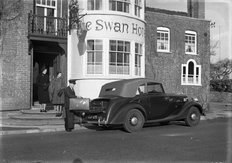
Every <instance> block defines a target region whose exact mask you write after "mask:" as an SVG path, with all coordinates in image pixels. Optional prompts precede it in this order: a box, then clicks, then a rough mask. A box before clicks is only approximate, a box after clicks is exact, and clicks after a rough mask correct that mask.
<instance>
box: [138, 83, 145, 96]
mask: <svg viewBox="0 0 232 163" xmlns="http://www.w3.org/2000/svg"><path fill="white" fill-rule="evenodd" d="M143 93H145V85H144V84H142V85H140V86H139V87H138V89H137V91H136V95H140V94H143Z"/></svg>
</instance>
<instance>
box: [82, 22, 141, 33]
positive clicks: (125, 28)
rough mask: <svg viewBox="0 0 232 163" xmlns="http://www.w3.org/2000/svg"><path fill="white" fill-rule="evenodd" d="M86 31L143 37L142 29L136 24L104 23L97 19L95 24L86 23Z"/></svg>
mask: <svg viewBox="0 0 232 163" xmlns="http://www.w3.org/2000/svg"><path fill="white" fill-rule="evenodd" d="M86 29H87V30H88V31H89V30H95V31H110V32H116V33H125V34H129V33H130V34H135V35H138V36H144V27H141V26H139V25H138V24H136V23H121V22H113V21H105V20H102V19H97V20H96V21H95V22H92V21H88V22H86Z"/></svg>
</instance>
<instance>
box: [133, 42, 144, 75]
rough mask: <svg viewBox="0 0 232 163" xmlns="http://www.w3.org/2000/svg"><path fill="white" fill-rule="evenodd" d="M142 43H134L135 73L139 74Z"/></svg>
mask: <svg viewBox="0 0 232 163" xmlns="http://www.w3.org/2000/svg"><path fill="white" fill-rule="evenodd" d="M142 53H143V51H142V44H138V43H135V75H138V76H140V75H141V57H142Z"/></svg>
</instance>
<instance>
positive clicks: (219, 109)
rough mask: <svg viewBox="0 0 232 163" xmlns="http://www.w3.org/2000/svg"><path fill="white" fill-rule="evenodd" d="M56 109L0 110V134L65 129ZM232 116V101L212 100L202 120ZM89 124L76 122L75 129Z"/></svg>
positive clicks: (82, 128) (83, 127)
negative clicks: (43, 111) (44, 110)
mask: <svg viewBox="0 0 232 163" xmlns="http://www.w3.org/2000/svg"><path fill="white" fill-rule="evenodd" d="M55 115H56V112H55V111H54V110H49V111H48V112H46V113H41V112H40V110H39V109H38V108H32V109H30V110H14V111H0V135H11V134H29V133H43V132H58V131H65V128H64V119H63V117H56V116H55ZM220 117H221V118H229V117H232V103H217V102H211V103H210V108H209V110H208V111H207V112H206V116H202V117H201V120H211V119H215V118H220ZM84 129H88V126H87V127H86V126H82V125H79V124H75V129H74V131H75V130H84Z"/></svg>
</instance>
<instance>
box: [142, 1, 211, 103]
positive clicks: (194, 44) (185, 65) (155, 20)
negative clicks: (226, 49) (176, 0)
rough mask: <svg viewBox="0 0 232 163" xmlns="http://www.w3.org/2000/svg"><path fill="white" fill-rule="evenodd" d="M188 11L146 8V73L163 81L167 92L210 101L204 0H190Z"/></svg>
mask: <svg viewBox="0 0 232 163" xmlns="http://www.w3.org/2000/svg"><path fill="white" fill-rule="evenodd" d="M187 8H188V12H187V13H185V12H176V11H168V10H161V9H154V8H146V12H145V20H146V22H147V24H146V36H145V39H146V41H145V46H146V48H145V51H146V53H145V54H146V55H145V58H146V65H145V70H146V72H145V74H146V75H145V76H146V77H150V78H154V79H155V80H157V81H159V82H161V83H163V85H164V88H165V90H166V91H167V92H173V93H184V94H188V95H190V96H193V97H197V98H198V99H199V100H200V101H201V102H202V103H204V104H206V103H207V102H208V99H209V98H208V96H209V73H210V67H209V65H210V54H209V51H210V27H209V24H210V22H209V21H207V20H205V19H204V18H205V13H204V12H205V10H204V1H202V0H195V1H188V6H187Z"/></svg>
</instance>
